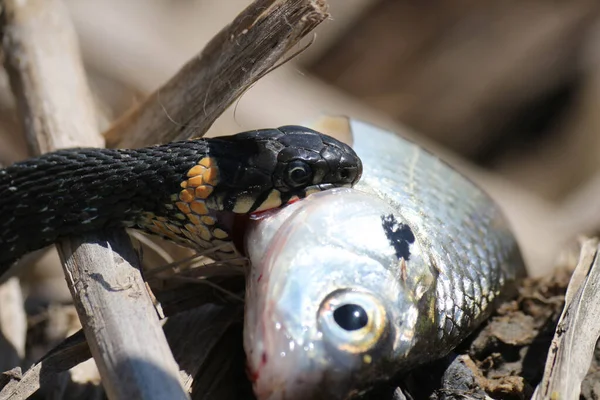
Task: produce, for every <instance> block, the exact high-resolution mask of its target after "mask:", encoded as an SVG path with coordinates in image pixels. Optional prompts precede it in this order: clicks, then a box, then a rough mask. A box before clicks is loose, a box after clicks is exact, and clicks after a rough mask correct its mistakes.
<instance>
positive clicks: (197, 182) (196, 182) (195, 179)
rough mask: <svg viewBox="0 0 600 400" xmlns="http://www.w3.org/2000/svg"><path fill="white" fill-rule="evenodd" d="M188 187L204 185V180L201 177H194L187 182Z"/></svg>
mask: <svg viewBox="0 0 600 400" xmlns="http://www.w3.org/2000/svg"><path fill="white" fill-rule="evenodd" d="M187 183H188V186H190V187H198V186H200V185H202V184H203V183H204V178H203V177H202V175H198V176H195V177H193V178H190V179H188V180H187Z"/></svg>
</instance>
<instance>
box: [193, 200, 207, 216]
mask: <svg viewBox="0 0 600 400" xmlns="http://www.w3.org/2000/svg"><path fill="white" fill-rule="evenodd" d="M191 207H192V210H193V211H194V212H195V213H196V214H200V215H206V214H208V208H207V207H206V204H205V203H204V202H203V201H202V200H194V201H193V202H192V204H191Z"/></svg>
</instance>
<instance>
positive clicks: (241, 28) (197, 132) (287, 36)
mask: <svg viewBox="0 0 600 400" xmlns="http://www.w3.org/2000/svg"><path fill="white" fill-rule="evenodd" d="M328 16H329V14H327V3H326V2H325V1H324V0H256V1H254V2H253V3H252V4H250V5H249V6H248V7H247V8H246V9H245V10H244V11H242V12H241V13H240V14H239V15H238V16H237V17H236V18H235V19H234V20H233V22H232V23H231V24H229V25H228V26H227V27H225V28H224V29H223V30H221V31H220V32H219V33H218V34H217V35H216V36H215V37H214V38H213V39H212V40H211V41H210V42H209V43H208V44H207V46H206V47H205V49H204V50H203V51H202V52H201V53H200V54H198V55H197V56H196V57H194V58H192V59H191V60H190V61H189V62H188V63H187V64H186V65H184V66H183V68H182V69H181V70H180V71H179V72H178V73H177V74H176V75H175V76H174V77H173V78H172V79H171V80H169V81H168V82H167V83H166V84H164V85H163V86H162V87H160V88H159V89H158V90H156V91H155V92H154V93H153V94H152V95H150V96H149V97H148V98H147V99H146V100H145V101H144V102H143V103H142V104H141V105H140V106H139V107H137V108H135V109H133V110H131V111H130V112H129V113H127V114H125V115H124V116H123V117H122V118H121V119H120V120H118V121H117V122H116V123H115V124H114V125H113V126H112V128H110V129H109V130H108V131H107V132H106V133H105V137H106V140H107V146H108V147H140V146H145V145H152V144H157V143H165V142H170V141H173V140H183V139H189V138H191V137H200V136H202V135H204V133H206V131H207V130H208V128H209V127H210V126H211V125H212V124H213V122H214V121H215V120H216V119H217V118H218V117H219V116H220V115H221V114H222V113H223V112H224V111H225V110H226V109H227V108H228V107H229V106H230V105H231V104H232V103H233V102H234V101H235V100H236V99H237V98H239V97H240V96H241V95H242V94H243V93H244V91H246V90H247V89H248V88H249V87H250V86H251V85H252V84H254V83H255V82H256V81H257V80H258V79H260V78H261V77H262V76H264V75H265V74H266V73H268V72H269V71H270V70H271V69H272V68H273V67H274V66H275V65H276V63H277V62H278V61H279V60H280V59H281V58H282V57H283V56H284V55H285V54H286V53H287V52H288V51H289V50H290V49H292V47H293V46H295V45H296V44H297V43H298V42H299V41H300V40H301V39H302V38H303V37H304V36H305V35H306V34H307V33H309V32H310V31H312V30H313V29H314V28H315V27H317V26H318V25H319V24H320V23H321V22H323V21H324V20H325V19H326V18H327V17H328Z"/></svg>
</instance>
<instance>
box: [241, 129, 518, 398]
mask: <svg viewBox="0 0 600 400" xmlns="http://www.w3.org/2000/svg"><path fill="white" fill-rule="evenodd" d="M351 132H352V136H353V142H354V143H353V148H354V150H355V151H356V153H357V154H358V156H359V157H360V159H361V160H362V164H363V175H362V178H361V181H360V182H359V183H358V184H356V185H355V186H354V187H353V188H338V189H332V190H329V191H324V192H322V193H315V194H313V195H311V196H309V197H307V198H306V199H303V200H301V201H298V202H296V203H294V204H291V205H289V206H287V207H285V208H283V209H280V210H277V211H276V212H267V213H264V214H262V215H258V216H255V217H254V218H253V220H252V221H251V223H250V225H249V227H248V232H247V235H246V243H245V248H246V252H247V254H248V257H249V259H250V261H251V270H250V272H249V274H248V277H247V281H246V304H245V317H244V350H245V352H246V357H247V370H248V374H249V377H250V380H251V381H252V384H253V389H254V392H255V395H256V397H257V398H258V399H259V400H284V399H285V400H298V399H351V398H356V397H359V396H361V395H363V394H365V393H366V392H368V391H369V390H371V389H372V388H373V387H375V386H376V385H377V384H378V383H381V382H385V381H388V380H390V379H392V378H394V377H397V376H399V375H402V374H403V373H406V372H408V371H410V370H411V369H413V368H415V367H417V366H421V365H423V364H426V363H428V362H432V361H435V360H436V359H439V358H442V357H444V356H445V355H447V354H448V353H450V352H451V351H452V350H453V349H454V348H455V347H456V346H457V345H458V344H460V342H461V341H463V340H464V339H465V338H466V337H467V336H468V335H469V334H471V333H472V332H473V331H474V330H475V329H476V328H477V327H478V326H480V324H481V323H482V322H483V321H485V320H486V319H487V318H488V317H489V316H490V314H491V313H492V312H493V311H494V310H495V309H496V308H497V306H498V305H499V304H500V303H501V302H503V301H506V300H507V299H510V298H511V297H512V296H514V295H516V293H517V288H518V283H519V281H520V279H522V278H524V277H525V276H526V275H527V269H526V266H525V264H524V261H523V257H522V255H521V251H520V249H519V245H518V243H517V241H516V239H515V237H514V235H513V233H512V229H511V227H510V225H509V223H508V221H507V219H506V218H505V216H504V214H503V213H502V210H501V209H500V208H499V207H498V205H497V204H496V203H495V202H494V201H493V199H492V198H490V197H489V196H488V195H487V194H486V193H485V192H484V191H482V190H481V189H480V188H479V187H477V186H476V185H475V184H474V183H473V182H471V181H470V180H469V179H467V178H465V177H464V176H463V175H461V174H460V173H458V172H457V171H456V170H454V169H453V168H452V167H451V166H449V165H448V164H446V163H445V162H444V161H443V160H441V159H440V158H439V157H437V156H435V155H434V154H432V153H430V152H428V151H427V150H425V149H423V148H422V147H420V146H418V145H417V144H415V143H413V142H411V141H408V140H407V139H404V138H402V137H400V136H399V135H397V134H395V133H393V132H389V131H385V130H382V129H379V128H377V127H375V126H373V125H370V124H366V123H363V122H361V121H356V120H351Z"/></svg>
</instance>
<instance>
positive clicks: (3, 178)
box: [0, 126, 362, 274]
mask: <svg viewBox="0 0 600 400" xmlns="http://www.w3.org/2000/svg"><path fill="white" fill-rule="evenodd" d="M361 172H362V165H361V162H360V159H359V158H358V157H357V156H356V154H355V153H354V151H353V150H352V149H351V148H350V147H349V146H347V145H345V144H343V143H341V142H339V141H337V140H335V139H333V138H331V137H329V136H326V135H323V134H320V133H318V132H315V131H313V130H310V129H307V128H304V127H299V126H284V127H280V128H277V129H264V130H255V131H248V132H242V133H239V134H236V135H232V136H223V137H218V138H210V139H195V140H186V141H178V142H172V143H168V144H164V145H158V146H152V147H146V148H140V149H98V148H77V149H66V150H60V151H56V152H53V153H48V154H44V155H42V156H39V157H35V158H31V159H28V160H25V161H23V162H19V163H16V164H14V165H11V166H9V167H8V168H6V169H0V274H1V273H3V272H5V271H6V269H8V268H9V267H10V265H11V264H12V263H14V262H15V261H17V260H18V259H19V258H20V257H22V256H23V255H25V254H27V253H29V252H31V251H34V250H37V249H40V248H43V247H45V246H48V245H50V244H52V243H54V242H55V241H56V240H57V239H59V238H61V237H64V236H69V235H80V234H83V233H85V232H89V231H93V230H99V229H110V228H117V227H129V228H137V229H140V230H142V231H144V232H146V233H150V234H156V235H160V236H162V237H164V238H166V239H169V240H172V241H174V242H176V243H179V244H181V245H184V246H187V247H192V248H196V249H208V248H213V247H218V248H219V251H215V252H214V254H213V255H211V257H213V258H216V259H226V258H230V257H231V255H232V253H234V252H235V245H234V243H233V242H232V233H233V229H234V220H235V218H234V215H235V214H238V215H239V214H249V213H252V212H256V211H261V210H265V209H269V208H275V207H279V206H281V205H283V204H286V203H288V202H289V201H290V200H293V199H295V198H302V197H305V196H306V195H307V194H310V193H312V192H315V191H320V190H323V189H327V188H330V187H335V186H352V185H353V184H354V183H356V181H358V179H359V178H360V175H361Z"/></svg>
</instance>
